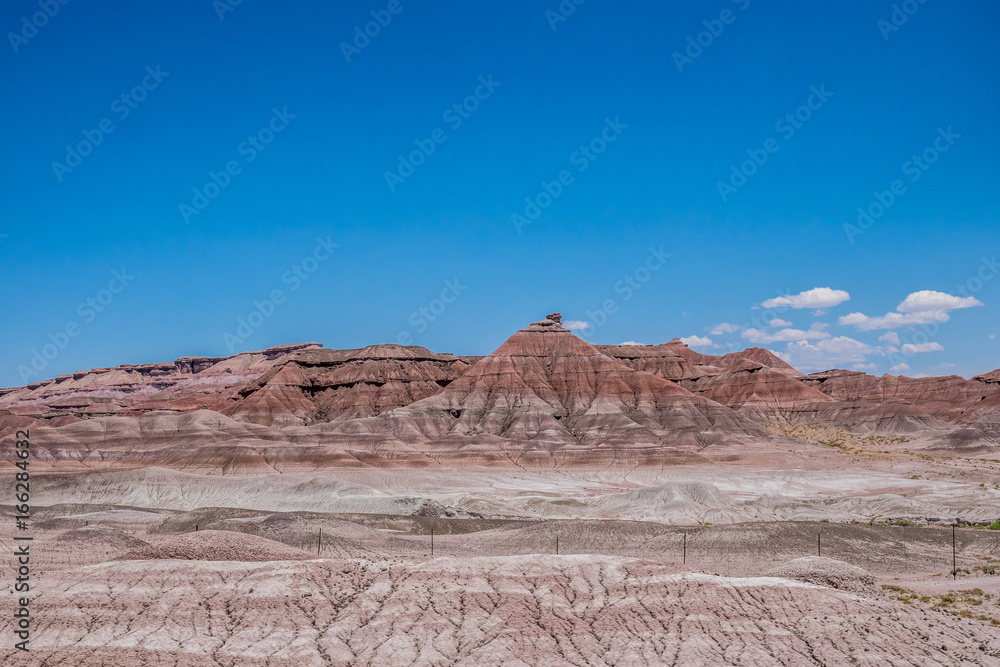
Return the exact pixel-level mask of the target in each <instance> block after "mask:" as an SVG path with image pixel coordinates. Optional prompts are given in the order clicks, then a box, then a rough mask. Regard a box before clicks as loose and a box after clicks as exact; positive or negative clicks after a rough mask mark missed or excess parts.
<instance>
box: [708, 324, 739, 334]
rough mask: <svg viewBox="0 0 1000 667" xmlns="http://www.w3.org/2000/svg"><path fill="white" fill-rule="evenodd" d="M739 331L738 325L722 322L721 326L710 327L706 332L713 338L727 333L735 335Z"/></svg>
mask: <svg viewBox="0 0 1000 667" xmlns="http://www.w3.org/2000/svg"><path fill="white" fill-rule="evenodd" d="M739 330H740V325H738V324H729V323H728V322H723V323H721V324H716V325H715V326H714V327H711V328H710V329H709V330H708V333H710V334H712V335H713V336H719V335H722V334H727V333H736V332H737V331H739Z"/></svg>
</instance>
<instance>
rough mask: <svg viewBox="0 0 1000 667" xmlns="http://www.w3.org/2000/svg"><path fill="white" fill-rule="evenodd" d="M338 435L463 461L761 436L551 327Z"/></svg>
mask: <svg viewBox="0 0 1000 667" xmlns="http://www.w3.org/2000/svg"><path fill="white" fill-rule="evenodd" d="M338 431H339V432H341V433H364V432H372V431H374V432H389V433H393V434H394V435H396V436H397V437H399V438H401V439H402V440H404V441H406V442H411V443H413V442H427V441H431V442H447V443H448V445H449V447H451V448H453V449H454V448H456V447H457V448H460V449H461V448H467V449H468V451H469V452H471V453H470V455H476V456H486V457H487V458H488V457H489V456H491V455H492V456H499V455H500V454H501V453H503V454H504V455H508V456H513V455H512V454H510V452H511V451H516V452H517V455H518V456H523V457H526V458H528V459H530V458H531V457H543V458H544V457H548V456H551V455H552V453H553V452H554V451H560V452H563V453H565V452H567V451H572V450H573V449H574V448H576V449H579V450H580V452H581V455H582V454H584V453H588V454H592V453H593V452H592V450H594V449H595V448H605V449H607V450H609V451H610V450H611V449H616V448H619V447H629V448H643V447H654V448H662V447H664V446H677V447H682V448H684V449H686V450H692V449H694V450H697V449H698V448H699V447H701V446H704V445H705V444H707V443H710V442H714V441H716V440H718V439H720V438H722V437H724V436H728V435H748V434H753V435H758V436H762V435H764V434H765V433H764V431H763V429H761V428H760V427H759V426H757V425H755V424H754V423H752V422H751V421H749V420H747V419H746V418H744V417H741V416H740V415H738V414H736V413H734V412H733V411H732V410H730V409H728V408H726V407H725V406H722V405H719V404H718V403H715V402H713V401H709V400H706V399H704V398H701V397H698V396H695V395H693V394H691V393H690V392H688V391H687V390H685V389H682V388H681V387H679V386H677V385H676V384H675V383H673V382H670V381H668V380H664V379H663V378H660V377H657V376H656V375H653V374H652V373H647V372H644V371H638V370H635V369H634V368H632V367H630V366H627V365H626V364H624V363H621V362H620V361H618V360H616V359H613V358H611V357H609V356H607V355H606V354H604V353H602V352H601V350H599V349H598V348H596V347H594V346H593V345H590V344H589V343H587V342H585V341H583V340H581V339H580V338H577V337H576V336H574V335H573V334H572V333H571V332H570V331H569V330H568V329H565V328H563V327H562V325H561V324H560V323H559V322H558V321H556V320H554V319H545V320H542V321H540V322H535V323H534V324H532V325H530V326H528V327H526V328H525V329H522V330H520V331H518V332H517V333H515V334H514V335H513V336H511V337H510V338H509V339H507V341H506V342H504V343H503V345H501V346H500V347H499V348H498V349H497V350H496V351H495V352H493V353H492V354H490V355H489V356H487V357H484V358H483V359H481V360H480V361H478V362H477V363H475V364H474V365H472V366H471V367H470V368H469V369H468V370H467V371H466V372H465V373H464V374H463V375H462V376H461V377H460V378H458V379H457V380H455V381H454V382H452V383H450V384H449V385H448V386H447V387H446V388H445V389H444V390H443V391H441V392H440V393H438V394H436V395H434V396H432V397H430V398H426V399H423V400H421V401H417V402H415V403H413V404H411V405H408V406H407V407H405V408H401V409H399V410H396V411H393V412H391V413H389V414H387V415H385V416H384V417H382V418H380V419H378V420H374V421H373V420H355V421H353V422H347V423H345V424H343V425H342V426H341V427H340V428H339V429H338ZM501 443H503V444H501ZM609 456H610V455H609Z"/></svg>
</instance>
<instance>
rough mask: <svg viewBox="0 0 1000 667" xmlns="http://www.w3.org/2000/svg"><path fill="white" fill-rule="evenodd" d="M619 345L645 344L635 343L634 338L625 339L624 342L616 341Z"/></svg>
mask: <svg viewBox="0 0 1000 667" xmlns="http://www.w3.org/2000/svg"><path fill="white" fill-rule="evenodd" d="M618 344H619V345H645V343H637V342H635V341H634V340H627V341H625V342H624V343H618Z"/></svg>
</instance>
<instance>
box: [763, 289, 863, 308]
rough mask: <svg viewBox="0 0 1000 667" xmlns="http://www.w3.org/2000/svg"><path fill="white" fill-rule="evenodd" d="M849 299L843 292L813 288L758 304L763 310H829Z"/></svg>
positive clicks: (848, 295)
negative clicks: (778, 308) (785, 307)
mask: <svg viewBox="0 0 1000 667" xmlns="http://www.w3.org/2000/svg"><path fill="white" fill-rule="evenodd" d="M850 298H851V295H850V294H848V293H847V292H845V291H844V290H839V289H830V288H829V287H814V288H813V289H811V290H807V291H805V292H799V293H798V294H791V295H789V296H779V297H775V298H773V299H768V300H767V301H765V302H763V303H762V304H760V305H761V306H763V307H764V308H776V307H778V306H787V307H789V308H830V307H832V306H836V305H837V304H840V303H843V302H845V301H847V300H848V299H850Z"/></svg>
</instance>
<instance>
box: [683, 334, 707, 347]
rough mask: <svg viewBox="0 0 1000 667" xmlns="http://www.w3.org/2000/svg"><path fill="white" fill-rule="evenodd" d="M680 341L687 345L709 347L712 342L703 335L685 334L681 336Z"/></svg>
mask: <svg viewBox="0 0 1000 667" xmlns="http://www.w3.org/2000/svg"><path fill="white" fill-rule="evenodd" d="M681 342H682V343H684V344H685V345H687V346H688V347H709V346H710V345H711V344H712V339H711V338H705V337H704V336H687V337H685V338H681Z"/></svg>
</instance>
